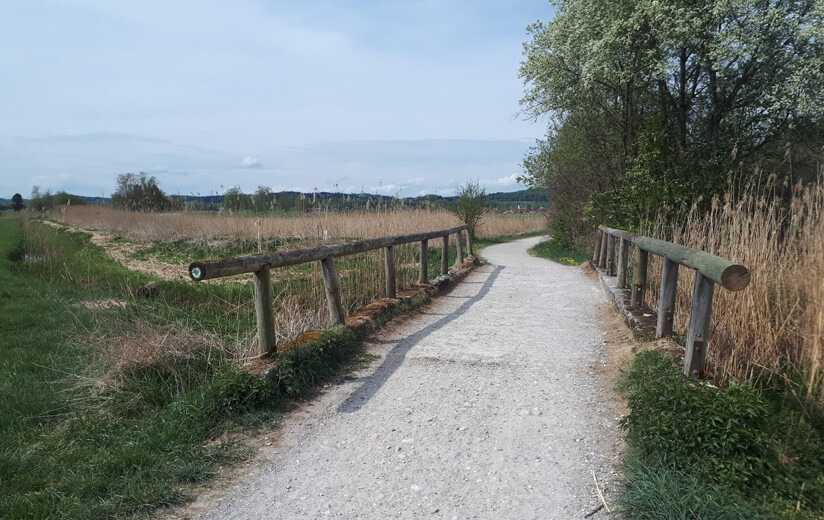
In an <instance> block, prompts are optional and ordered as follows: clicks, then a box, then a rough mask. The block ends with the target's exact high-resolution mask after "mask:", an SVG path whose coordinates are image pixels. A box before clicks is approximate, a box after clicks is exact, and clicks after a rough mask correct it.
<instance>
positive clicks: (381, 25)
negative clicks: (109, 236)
mask: <svg viewBox="0 0 824 520" xmlns="http://www.w3.org/2000/svg"><path fill="white" fill-rule="evenodd" d="M0 13H1V14H0V48H2V49H3V50H2V52H0V70H2V71H4V72H3V74H2V79H0V198H10V197H11V195H12V194H14V193H21V194H22V195H23V196H24V197H26V198H27V197H28V196H29V195H30V193H31V190H32V187H33V186H39V187H40V189H41V190H46V189H48V190H51V191H52V192H56V191H60V190H65V191H68V192H69V193H75V194H79V195H87V196H109V195H111V193H112V191H114V189H115V182H116V178H117V175H119V174H122V173H128V172H146V173H148V174H149V175H153V176H155V177H156V178H157V180H158V183H159V185H160V187H161V188H162V189H163V190H164V191H165V192H166V193H168V194H181V195H189V194H195V195H197V194H200V195H207V194H218V193H223V192H224V191H225V190H226V189H229V188H230V187H233V186H240V187H241V189H242V190H243V191H244V192H247V193H249V192H253V191H254V190H255V189H257V187H258V186H266V187H269V188H272V189H273V190H275V191H281V190H295V191H304V192H308V191H312V190H314V189H315V188H317V189H318V190H320V191H342V192H361V191H365V192H367V193H380V194H385V195H400V196H401V197H411V196H417V195H421V194H428V193H435V194H441V195H451V194H453V193H454V191H455V189H456V188H457V187H458V186H460V185H464V184H466V183H467V182H468V181H471V180H479V181H480V183H481V184H482V185H484V186H485V187H486V189H487V192H490V193H491V192H497V191H514V190H519V189H523V188H524V186H523V185H521V184H518V183H517V180H516V178H517V177H518V175H519V174H521V172H522V170H521V166H520V163H521V161H522V160H523V157H524V154H525V153H526V152H527V150H528V149H529V147H530V146H531V145H533V144H534V142H535V140H536V139H538V138H541V137H542V136H543V135H544V133H545V124H544V125H542V124H541V123H540V122H533V121H527V120H525V119H524V118H523V117H519V116H518V110H519V107H518V100H519V99H520V98H521V97H522V95H523V84H522V82H521V80H520V79H519V78H518V68H519V65H520V61H521V60H522V55H521V52H522V44H523V42H524V41H525V40H526V38H527V36H526V31H525V28H526V26H527V25H529V24H530V23H532V22H535V21H536V20H541V21H546V20H548V19H550V18H551V17H552V16H553V8H552V6H551V5H550V4H549V2H548V1H547V0H504V1H501V0H497V1H495V0H393V1H378V0H360V1H355V0H349V1H343V0H303V1H299V0H294V1H286V0H235V1H233V2H225V1H213V0H196V1H190V0H176V1H168V0H141V1H140V2H134V1H125V0H124V1H119V0H107V1H103V0H32V1H19V0H0Z"/></svg>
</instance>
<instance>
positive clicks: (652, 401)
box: [620, 350, 767, 486]
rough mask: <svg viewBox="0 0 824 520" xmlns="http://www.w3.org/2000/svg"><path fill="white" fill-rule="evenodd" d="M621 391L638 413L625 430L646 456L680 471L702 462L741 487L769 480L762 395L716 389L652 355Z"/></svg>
mask: <svg viewBox="0 0 824 520" xmlns="http://www.w3.org/2000/svg"><path fill="white" fill-rule="evenodd" d="M620 387H621V389H622V390H623V393H624V396H625V398H626V400H627V404H628V405H629V407H630V408H631V409H632V411H631V412H630V413H629V414H628V415H627V416H626V417H624V418H623V419H622V420H621V426H622V427H623V428H625V429H627V430H628V438H629V439H630V442H631V443H632V444H633V446H635V447H637V448H638V449H639V450H641V451H642V452H645V453H656V454H659V455H660V456H661V457H662V458H663V461H664V462H665V463H671V464H675V465H678V464H689V463H693V462H695V463H697V462H701V467H702V468H704V470H705V471H706V473H707V475H708V476H710V477H711V478H713V479H717V480H719V481H723V482H727V483H731V484H732V483H734V484H737V485H741V486H746V485H748V484H750V483H752V482H753V481H754V480H757V478H759V477H763V476H764V455H765V438H764V433H763V431H764V426H765V424H766V422H767V407H766V405H765V403H764V401H763V399H761V396H760V394H759V392H758V391H757V390H755V389H753V388H751V387H749V386H746V385H741V384H736V383H731V384H730V386H729V387H727V388H725V389H724V390H723V391H721V390H718V389H716V388H713V387H710V386H708V385H706V384H704V383H701V382H697V381H695V380H692V379H690V378H688V377H687V376H685V375H684V374H683V373H682V372H681V370H680V368H679V367H678V366H677V365H676V364H675V361H674V360H673V359H672V358H671V357H670V356H667V355H666V354H662V353H660V352H657V351H652V350H650V351H645V352H641V353H639V354H638V355H637V356H636V359H635V362H634V363H633V366H632V368H631V370H630V371H629V372H627V373H625V374H624V375H623V379H622V381H621V383H620Z"/></svg>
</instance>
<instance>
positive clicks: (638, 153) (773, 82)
mask: <svg viewBox="0 0 824 520" xmlns="http://www.w3.org/2000/svg"><path fill="white" fill-rule="evenodd" d="M555 4H556V8H557V9H556V15H555V17H554V19H552V20H551V21H549V22H546V23H540V22H539V23H535V24H533V25H531V26H529V27H528V33H529V37H530V38H529V40H528V41H527V42H526V43H525V44H524V60H523V61H522V63H521V69H520V77H521V78H522V80H523V81H524V85H525V95H524V97H523V99H521V107H522V113H523V115H525V116H526V117H528V118H535V119H539V118H546V119H548V121H549V124H548V129H547V136H546V139H544V140H541V141H538V142H537V143H536V145H535V146H534V147H533V148H532V149H531V150H530V152H529V153H528V155H527V156H526V158H525V159H524V162H523V167H524V171H525V174H524V181H525V182H528V183H529V184H530V185H531V186H534V187H541V188H544V189H547V190H549V192H550V195H551V199H552V201H553V204H554V209H553V211H554V216H553V223H552V226H553V229H552V231H553V236H556V237H561V236H563V237H565V238H566V239H567V241H569V242H573V241H575V240H576V239H579V238H580V237H582V236H590V235H591V231H590V230H591V228H592V226H594V225H596V224H598V223H603V224H607V225H612V226H616V227H627V228H632V227H633V226H636V225H637V224H638V223H639V221H640V220H641V219H642V218H645V217H646V218H650V217H654V216H655V215H656V214H657V213H658V212H661V211H665V212H666V211H670V212H675V211H677V210H678V208H680V207H681V206H682V205H684V204H685V203H686V205H689V203H691V202H692V201H693V200H697V199H698V198H699V196H703V204H708V203H709V201H710V199H711V197H712V196H713V195H717V194H719V193H721V192H723V191H724V189H725V188H726V186H727V179H728V176H729V173H730V171H732V170H736V171H739V172H753V171H756V170H757V169H758V168H760V169H762V170H767V171H768V172H769V173H778V174H781V175H783V174H789V175H792V176H793V177H794V178H796V179H797V178H803V179H805V180H815V178H816V175H817V165H818V164H820V163H821V161H822V147H821V145H822V142H824V38H822V34H824V8H822V3H821V0H796V1H785V0H752V1H747V2H744V1H730V0H689V1H687V0H673V1H665V2H662V1H658V0H620V1H615V2H604V1H602V0H559V1H558V2H556V3H555Z"/></svg>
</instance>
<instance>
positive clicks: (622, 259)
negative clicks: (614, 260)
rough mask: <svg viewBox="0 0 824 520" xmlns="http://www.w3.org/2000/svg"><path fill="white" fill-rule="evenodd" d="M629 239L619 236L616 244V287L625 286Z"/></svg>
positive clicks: (622, 287) (621, 287) (624, 287)
mask: <svg viewBox="0 0 824 520" xmlns="http://www.w3.org/2000/svg"><path fill="white" fill-rule="evenodd" d="M628 256H629V240H627V239H625V238H621V244H620V245H619V246H618V288H619V289H626V288H627V263H629V258H628Z"/></svg>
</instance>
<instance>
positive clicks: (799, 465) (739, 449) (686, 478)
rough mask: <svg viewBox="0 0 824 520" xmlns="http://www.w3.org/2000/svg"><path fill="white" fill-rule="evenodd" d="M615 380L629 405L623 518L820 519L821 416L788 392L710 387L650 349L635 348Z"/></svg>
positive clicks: (823, 483)
mask: <svg viewBox="0 0 824 520" xmlns="http://www.w3.org/2000/svg"><path fill="white" fill-rule="evenodd" d="M787 381H789V380H787ZM785 384H787V383H785ZM618 386H619V390H620V391H621V393H622V394H623V395H624V397H625V399H626V400H627V404H628V405H629V407H630V408H631V412H630V413H629V414H628V415H627V416H626V417H624V419H622V421H621V426H622V427H623V428H625V429H626V430H627V442H628V444H629V450H628V453H627V455H626V457H625V460H624V470H625V476H624V482H623V484H624V486H623V491H622V494H621V497H620V502H621V505H622V507H623V508H624V512H625V514H627V516H628V517H629V518H656V519H657V518H684V519H687V518H689V519H717V518H787V519H789V518H798V519H801V518H805V519H806V518H821V514H822V512H824V421H822V420H821V419H820V418H819V417H818V416H813V415H810V414H809V413H807V414H806V415H805V414H804V413H801V411H803V410H807V411H809V410H810V409H811V408H810V406H809V405H808V404H807V403H806V402H804V401H803V400H800V399H799V398H798V396H797V394H796V393H794V392H793V391H792V388H765V389H761V388H753V387H750V386H747V385H744V384H740V383H730V384H729V385H728V386H726V387H725V388H723V389H718V388H715V387H712V386H710V385H708V384H706V383H703V382H699V381H695V380H693V379H691V378H689V377H687V376H685V375H683V374H682V373H681V370H680V367H678V366H677V364H676V363H675V360H674V359H673V358H672V357H670V356H668V355H666V354H663V353H660V352H657V351H644V352H640V353H639V354H637V355H636V357H635V360H634V361H633V363H632V365H631V366H630V368H629V369H628V370H627V371H625V372H622V374H621V377H620V378H619V385H618Z"/></svg>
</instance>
